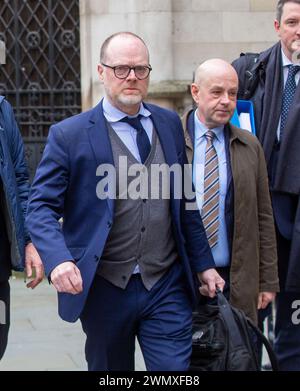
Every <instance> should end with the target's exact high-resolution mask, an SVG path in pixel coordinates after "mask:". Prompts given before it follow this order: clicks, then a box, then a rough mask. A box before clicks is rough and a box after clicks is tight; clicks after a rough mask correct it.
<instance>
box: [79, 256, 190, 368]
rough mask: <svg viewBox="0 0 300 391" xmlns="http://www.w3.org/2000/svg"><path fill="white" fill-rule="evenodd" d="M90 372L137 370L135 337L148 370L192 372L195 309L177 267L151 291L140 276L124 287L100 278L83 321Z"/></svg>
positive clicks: (178, 266)
mask: <svg viewBox="0 0 300 391" xmlns="http://www.w3.org/2000/svg"><path fill="white" fill-rule="evenodd" d="M80 320H81V322H82V327H83V330H84V332H85V333H86V337H87V339H86V346H85V353H86V359H87V362H88V369H89V370H90V371H101V370H102V371H108V370H110V371H116V370H119V371H133V370H134V349H135V336H137V338H138V341H139V344H140V347H141V350H142V353H143V356H144V360H145V364H146V368H147V370H150V371H184V370H188V368H189V364H190V356H191V350H192V305H191V302H190V300H189V298H188V296H187V293H186V287H185V285H184V277H183V271H182V267H181V265H180V264H179V263H176V264H175V265H173V266H172V267H171V269H170V270H169V271H168V272H167V273H166V274H165V275H164V276H163V277H162V278H161V279H160V280H159V281H158V282H157V283H156V284H155V285H154V287H153V288H152V289H151V290H150V291H147V290H146V288H145V287H144V285H143V282H142V280H141V277H140V274H137V275H133V276H132V277H131V278H130V280H129V283H128V285H127V287H126V289H125V290H124V289H120V288H118V287H116V286H114V285H113V284H111V283H110V282H108V281H106V280H105V279H104V278H102V277H100V276H98V275H96V277H95V279H94V282H93V284H92V287H91V290H90V293H89V296H88V299H87V303H86V305H85V308H84V311H83V313H82V315H81V317H80Z"/></svg>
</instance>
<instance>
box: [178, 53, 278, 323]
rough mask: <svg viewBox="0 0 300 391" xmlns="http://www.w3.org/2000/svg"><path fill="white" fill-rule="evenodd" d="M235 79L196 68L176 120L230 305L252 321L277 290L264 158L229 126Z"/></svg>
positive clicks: (220, 65)
mask: <svg viewBox="0 0 300 391" xmlns="http://www.w3.org/2000/svg"><path fill="white" fill-rule="evenodd" d="M237 91H238V77H237V74H236V71H235V70H234V68H233V67H232V66H231V65H230V64H228V63H227V62H225V61H223V60H219V59H214V60H209V61H206V62H205V63H203V64H202V65H200V66H199V67H198V69H197V71H196V73H195V81H194V83H193V84H192V85H191V92H192V96H193V99H194V101H195V103H196V105H197V108H196V110H191V111H189V112H188V113H186V114H185V116H184V118H183V127H184V133H185V142H186V151H187V155H188V159H189V162H190V163H192V164H193V183H194V187H195V190H196V198H197V206H198V208H199V211H200V213H201V215H202V220H203V223H204V226H205V228H206V233H207V237H208V240H209V243H210V245H211V249H212V254H213V257H214V261H215V264H216V266H217V270H218V271H219V273H220V274H221V275H222V277H223V278H224V279H225V281H226V282H227V284H226V285H227V286H226V287H225V291H224V292H225V294H227V296H228V297H229V299H230V302H231V304H232V305H233V306H235V307H237V308H239V309H242V310H243V311H244V312H245V313H246V314H247V315H248V316H249V317H250V318H252V320H254V322H257V309H258V308H265V307H266V306H267V305H268V303H269V302H271V301H272V300H274V298H275V292H277V291H278V289H279V285H278V273H277V254H276V239H275V230H274V222H273V215H272V207H271V201H270V195H269V188H268V177H267V170H266V164H265V159H264V153H263V150H262V148H261V146H260V143H259V141H258V140H257V139H256V137H255V136H253V135H252V134H251V133H249V132H247V131H245V130H241V129H239V128H237V127H235V126H232V125H231V124H230V123H229V121H230V119H231V117H232V115H233V113H234V110H235V107H236V100H237Z"/></svg>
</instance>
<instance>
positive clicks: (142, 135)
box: [121, 115, 151, 164]
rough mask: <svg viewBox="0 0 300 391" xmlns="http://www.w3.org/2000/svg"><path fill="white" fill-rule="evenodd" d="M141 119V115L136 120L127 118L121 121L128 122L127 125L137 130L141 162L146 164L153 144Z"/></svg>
mask: <svg viewBox="0 0 300 391" xmlns="http://www.w3.org/2000/svg"><path fill="white" fill-rule="evenodd" d="M140 117H141V116H140V115H139V116H138V117H134V118H129V117H125V118H122V119H121V121H122V122H126V123H127V124H129V125H130V126H132V127H133V128H134V129H136V131H137V134H136V143H137V146H138V149H139V154H140V158H141V162H142V163H143V164H144V163H145V161H146V160H147V157H148V155H149V153H150V149H151V144H150V141H149V137H148V135H147V133H146V131H145V129H144V128H143V125H142V124H141V121H140Z"/></svg>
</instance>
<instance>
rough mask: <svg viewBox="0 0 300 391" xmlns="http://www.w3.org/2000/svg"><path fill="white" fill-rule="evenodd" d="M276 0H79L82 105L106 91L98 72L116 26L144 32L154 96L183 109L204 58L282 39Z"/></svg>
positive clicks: (228, 56) (157, 100)
mask: <svg viewBox="0 0 300 391" xmlns="http://www.w3.org/2000/svg"><path fill="white" fill-rule="evenodd" d="M276 4H277V0H80V34H81V82H82V105H83V110H85V109H87V108H89V107H91V106H93V105H95V104H96V103H97V102H98V101H99V99H100V98H101V97H102V96H103V88H102V86H101V84H100V82H99V80H98V76H97V63H98V62H99V51H100V46H101V43H102V42H103V41H104V39H105V38H106V37H107V36H109V35H110V34H113V33H115V32H117V31H132V32H134V33H137V34H139V35H140V36H141V37H143V39H144V40H145V41H146V43H147V44H148V46H149V49H150V60H151V65H152V67H153V71H152V73H151V84H150V94H149V100H150V101H152V102H155V103H158V104H161V105H163V106H166V107H170V108H174V109H177V110H178V111H179V112H182V111H183V110H184V109H185V108H186V107H187V106H188V105H189V104H190V103H191V98H190V94H189V88H188V86H189V83H190V82H191V80H192V77H193V71H194V69H195V68H196V67H197V65H198V64H199V63H201V62H202V61H204V60H206V59H209V58H213V57H219V58H223V59H226V60H228V61H232V60H233V59H235V58H236V57H238V56H239V54H240V53H241V52H243V51H244V52H256V51H261V50H262V49H264V48H267V47H269V46H271V45H272V44H273V43H274V42H276V40H277V36H276V33H275V31H274V28H273V21H274V18H275V8H276Z"/></svg>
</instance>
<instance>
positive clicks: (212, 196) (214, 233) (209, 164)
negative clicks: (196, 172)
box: [202, 130, 219, 248]
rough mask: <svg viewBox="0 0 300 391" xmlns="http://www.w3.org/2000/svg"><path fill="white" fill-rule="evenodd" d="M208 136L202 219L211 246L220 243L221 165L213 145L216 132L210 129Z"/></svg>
mask: <svg viewBox="0 0 300 391" xmlns="http://www.w3.org/2000/svg"><path fill="white" fill-rule="evenodd" d="M205 136H206V140H207V143H206V149H205V166H204V198H203V207H202V221H203V225H204V228H205V231H206V236H207V239H208V242H209V245H210V247H211V248H213V247H214V246H216V245H217V243H218V230H219V165H218V155H217V152H216V150H215V147H214V145H213V139H214V136H215V134H214V132H212V131H211V130H208V131H207V132H206V133H205Z"/></svg>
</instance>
